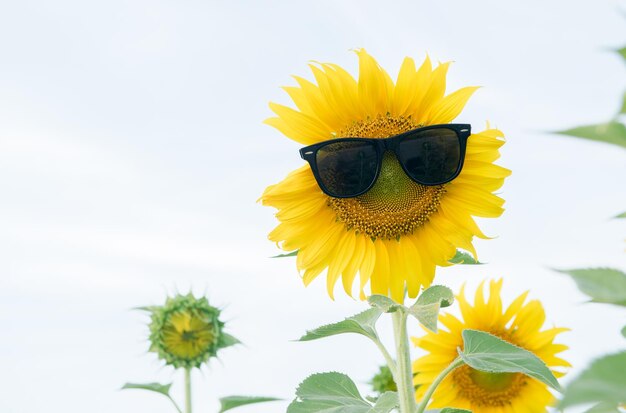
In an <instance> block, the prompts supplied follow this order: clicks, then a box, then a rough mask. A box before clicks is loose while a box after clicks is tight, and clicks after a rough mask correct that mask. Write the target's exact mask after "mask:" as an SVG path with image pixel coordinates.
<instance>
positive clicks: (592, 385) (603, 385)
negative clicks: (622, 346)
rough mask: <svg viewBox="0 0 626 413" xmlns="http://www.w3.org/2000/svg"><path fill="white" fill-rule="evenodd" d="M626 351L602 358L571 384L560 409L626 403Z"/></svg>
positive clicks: (566, 390)
mask: <svg viewBox="0 0 626 413" xmlns="http://www.w3.org/2000/svg"><path fill="white" fill-rule="evenodd" d="M624 372H626V351H623V352H621V353H617V354H611V355H608V356H604V357H601V358H599V359H597V360H596V361H594V362H593V363H591V366H590V367H588V368H587V369H586V370H585V371H583V372H582V373H581V374H580V375H579V376H578V377H576V378H575V379H574V380H573V381H571V382H570V384H569V386H567V388H566V389H565V394H564V395H563V399H562V400H561V403H560V404H559V408H561V409H564V408H566V407H569V406H574V405H577V404H583V403H603V404H605V405H606V404H612V405H618V404H623V403H626V374H624Z"/></svg>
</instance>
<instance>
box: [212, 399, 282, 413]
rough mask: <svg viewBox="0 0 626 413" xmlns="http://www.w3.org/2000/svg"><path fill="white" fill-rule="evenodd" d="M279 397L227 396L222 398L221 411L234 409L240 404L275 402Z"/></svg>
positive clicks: (221, 412) (220, 412)
mask: <svg viewBox="0 0 626 413" xmlns="http://www.w3.org/2000/svg"><path fill="white" fill-rule="evenodd" d="M277 400H282V399H278V398H276V397H255V396H227V397H221V398H220V411H219V413H223V412H225V411H227V410H230V409H234V408H235V407H239V406H246V405H248V404H256V403H265V402H274V401H277Z"/></svg>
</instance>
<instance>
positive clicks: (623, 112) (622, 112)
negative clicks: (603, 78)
mask: <svg viewBox="0 0 626 413" xmlns="http://www.w3.org/2000/svg"><path fill="white" fill-rule="evenodd" d="M618 114H619V115H626V92H624V97H623V98H622V108H621V109H620V110H619V113H618Z"/></svg>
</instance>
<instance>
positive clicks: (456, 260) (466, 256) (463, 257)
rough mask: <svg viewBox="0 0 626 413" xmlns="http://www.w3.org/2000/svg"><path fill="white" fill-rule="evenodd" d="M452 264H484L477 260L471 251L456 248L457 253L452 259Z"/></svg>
mask: <svg viewBox="0 0 626 413" xmlns="http://www.w3.org/2000/svg"><path fill="white" fill-rule="evenodd" d="M448 262H449V263H450V264H464V265H482V264H483V263H482V262H479V261H478V260H476V259H475V258H474V257H473V256H472V254H470V253H469V252H465V251H461V250H456V254H455V255H454V257H452V258H451V259H450V260H448Z"/></svg>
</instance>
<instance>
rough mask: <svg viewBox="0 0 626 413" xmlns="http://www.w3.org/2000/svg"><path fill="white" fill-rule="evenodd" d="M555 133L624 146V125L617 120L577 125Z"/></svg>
mask: <svg viewBox="0 0 626 413" xmlns="http://www.w3.org/2000/svg"><path fill="white" fill-rule="evenodd" d="M555 133H558V134H560V135H569V136H574V137H576V138H583V139H590V140H592V141H598V142H606V143H612V144H614V145H618V146H622V147H625V148H626V126H624V125H623V124H621V123H619V122H614V121H611V122H608V123H602V124H599V125H586V126H579V127H577V128H573V129H567V130H564V131H558V132H555Z"/></svg>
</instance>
